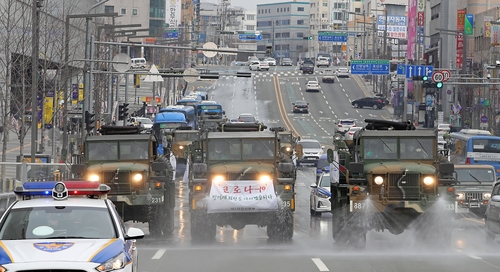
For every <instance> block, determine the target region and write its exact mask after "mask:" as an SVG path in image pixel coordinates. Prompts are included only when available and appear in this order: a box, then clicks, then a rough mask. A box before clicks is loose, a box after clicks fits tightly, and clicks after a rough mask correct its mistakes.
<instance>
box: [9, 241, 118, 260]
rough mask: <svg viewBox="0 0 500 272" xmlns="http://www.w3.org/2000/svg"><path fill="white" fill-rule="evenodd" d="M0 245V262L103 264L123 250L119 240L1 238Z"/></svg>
mask: <svg viewBox="0 0 500 272" xmlns="http://www.w3.org/2000/svg"><path fill="white" fill-rule="evenodd" d="M2 243H3V245H2ZM0 245H1V248H0V264H6V263H23V262H64V261H74V262H95V263H103V262H106V261H107V260H109V259H111V258H113V257H114V256H116V255H118V254H120V253H121V252H123V241H121V240H119V239H74V240H68V239H63V240H56V239H51V240H47V239H44V240H3V241H2V242H1V243H0Z"/></svg>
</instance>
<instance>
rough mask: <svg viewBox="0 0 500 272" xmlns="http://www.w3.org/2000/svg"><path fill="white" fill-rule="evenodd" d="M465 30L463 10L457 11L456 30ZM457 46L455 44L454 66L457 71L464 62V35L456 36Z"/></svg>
mask: <svg viewBox="0 0 500 272" xmlns="http://www.w3.org/2000/svg"><path fill="white" fill-rule="evenodd" d="M464 29H465V9H459V10H458V11H457V30H458V31H464ZM456 39H457V44H456V50H457V55H456V63H455V64H456V66H457V68H458V69H462V66H463V61H464V35H463V32H462V35H457V37H456Z"/></svg>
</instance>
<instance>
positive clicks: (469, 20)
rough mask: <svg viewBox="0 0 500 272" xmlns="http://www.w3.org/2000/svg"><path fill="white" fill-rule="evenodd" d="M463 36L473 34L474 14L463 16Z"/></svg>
mask: <svg viewBox="0 0 500 272" xmlns="http://www.w3.org/2000/svg"><path fill="white" fill-rule="evenodd" d="M464 30H465V31H464V33H465V35H472V33H473V32H474V14H465V29H464Z"/></svg>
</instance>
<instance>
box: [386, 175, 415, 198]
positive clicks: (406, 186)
mask: <svg viewBox="0 0 500 272" xmlns="http://www.w3.org/2000/svg"><path fill="white" fill-rule="evenodd" d="M403 176H404V174H403V173H399V174H389V179H388V198H389V200H398V199H401V200H419V199H420V174H419V173H406V176H404V177H403ZM401 177H403V178H401Z"/></svg>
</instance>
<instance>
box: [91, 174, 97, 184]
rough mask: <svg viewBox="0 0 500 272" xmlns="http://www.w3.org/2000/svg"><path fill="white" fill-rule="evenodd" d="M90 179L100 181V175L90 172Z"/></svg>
mask: <svg viewBox="0 0 500 272" xmlns="http://www.w3.org/2000/svg"><path fill="white" fill-rule="evenodd" d="M89 181H94V182H96V181H99V175H97V174H90V176H89Z"/></svg>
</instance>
